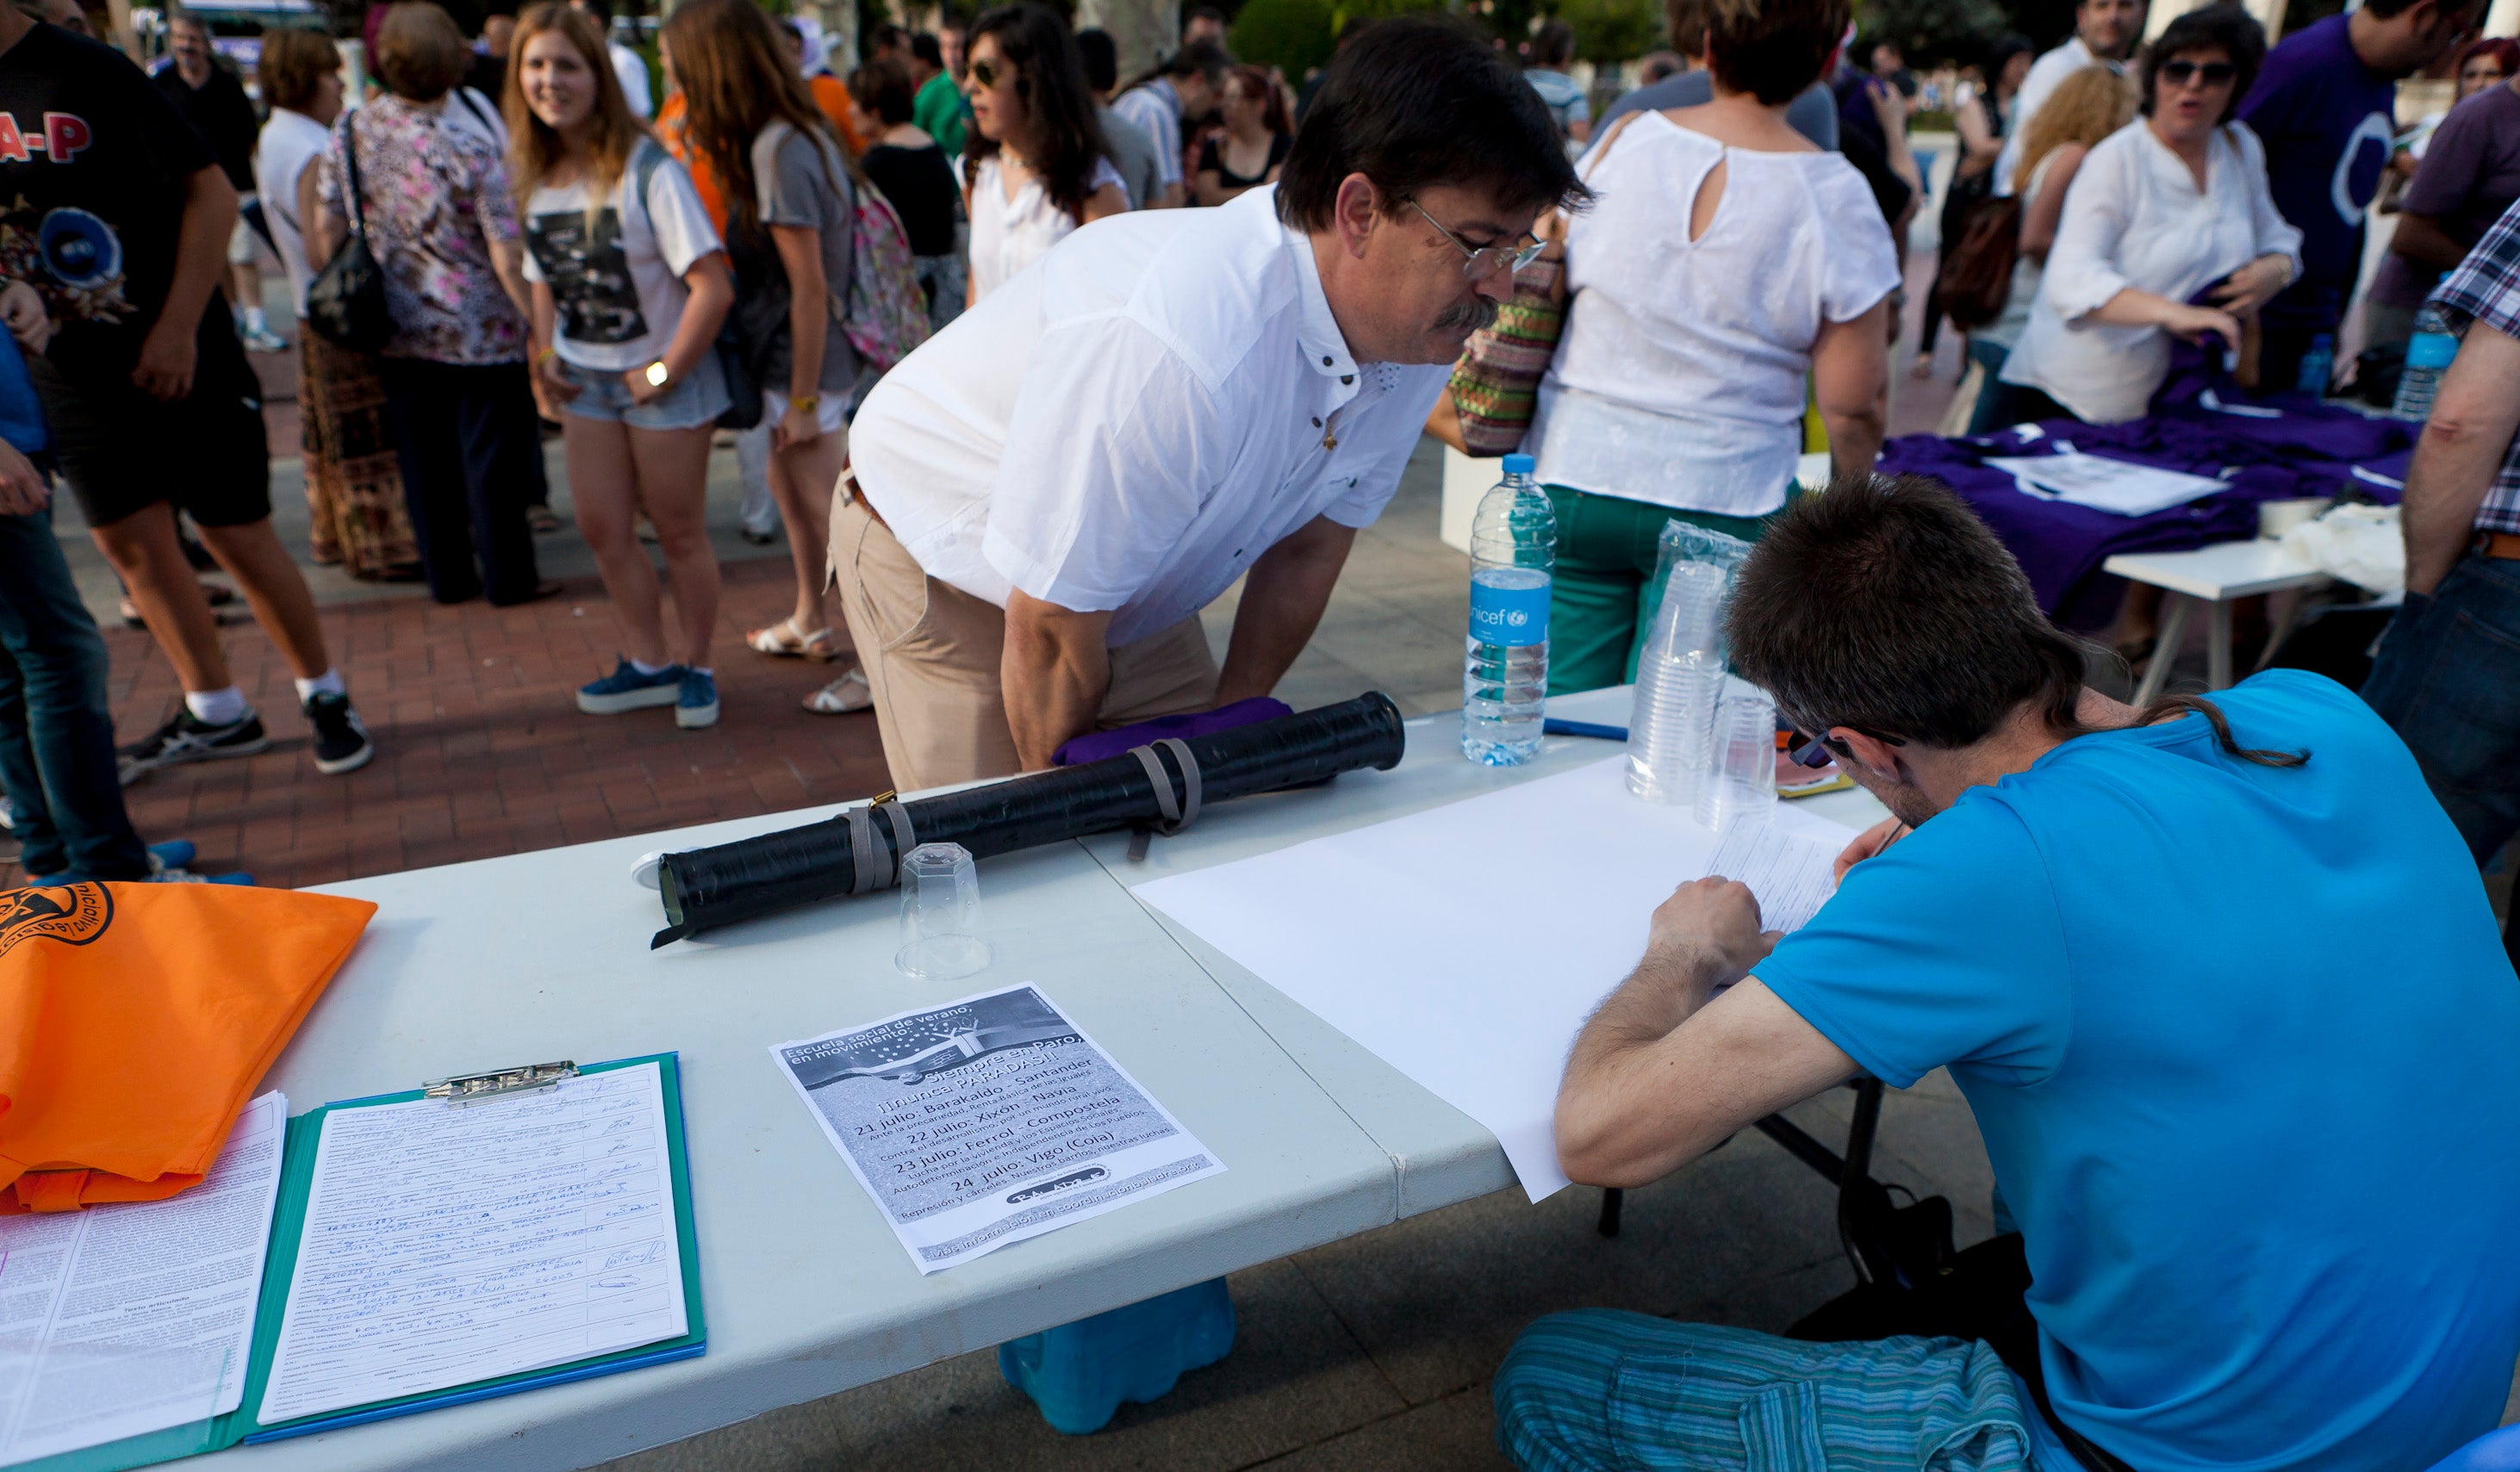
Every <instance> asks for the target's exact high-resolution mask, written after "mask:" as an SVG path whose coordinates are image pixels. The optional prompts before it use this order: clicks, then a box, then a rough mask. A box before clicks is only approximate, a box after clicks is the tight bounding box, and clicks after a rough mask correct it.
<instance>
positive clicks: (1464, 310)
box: [1435, 296, 1497, 333]
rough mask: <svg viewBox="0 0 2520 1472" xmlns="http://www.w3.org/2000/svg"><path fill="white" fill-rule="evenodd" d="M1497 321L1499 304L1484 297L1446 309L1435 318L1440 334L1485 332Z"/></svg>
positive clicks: (1472, 298) (1458, 303) (1477, 297)
mask: <svg viewBox="0 0 2520 1472" xmlns="http://www.w3.org/2000/svg"><path fill="white" fill-rule="evenodd" d="M1496 319H1497V303H1495V302H1493V301H1490V300H1488V299H1487V298H1486V297H1484V296H1473V297H1471V298H1470V299H1469V300H1467V301H1463V302H1457V303H1455V304H1454V305H1452V306H1449V307H1446V308H1444V310H1443V311H1442V313H1440V314H1439V315H1438V316H1437V317H1436V318H1435V331H1437V332H1439V333H1460V332H1469V333H1480V332H1485V331H1487V329H1488V328H1489V327H1490V326H1491V325H1492V324H1494V323H1495V321H1496Z"/></svg>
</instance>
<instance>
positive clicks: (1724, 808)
mask: <svg viewBox="0 0 2520 1472" xmlns="http://www.w3.org/2000/svg"><path fill="white" fill-rule="evenodd" d="M1710 740H1711V743H1712V749H1710V750H1709V751H1708V753H1707V755H1708V757H1709V770H1708V772H1707V774H1706V781H1705V782H1704V783H1703V784H1701V785H1700V786H1699V787H1698V789H1697V821H1698V822H1699V823H1700V824H1702V825H1705V826H1707V827H1709V828H1711V829H1713V830H1714V831H1716V832H1718V833H1721V832H1723V831H1724V829H1725V827H1726V826H1727V825H1730V824H1731V823H1732V822H1733V819H1735V818H1744V817H1746V818H1748V819H1750V820H1751V821H1752V822H1754V823H1765V822H1767V821H1768V819H1769V817H1770V816H1771V815H1773V814H1774V813H1775V812H1776V810H1777V702H1776V701H1774V700H1772V699H1770V698H1769V697H1768V695H1767V693H1766V692H1765V691H1753V692H1751V693H1749V694H1728V695H1725V696H1724V697H1723V698H1722V699H1720V700H1718V701H1717V702H1716V705H1715V720H1714V730H1713V733H1712V735H1711V736H1710Z"/></svg>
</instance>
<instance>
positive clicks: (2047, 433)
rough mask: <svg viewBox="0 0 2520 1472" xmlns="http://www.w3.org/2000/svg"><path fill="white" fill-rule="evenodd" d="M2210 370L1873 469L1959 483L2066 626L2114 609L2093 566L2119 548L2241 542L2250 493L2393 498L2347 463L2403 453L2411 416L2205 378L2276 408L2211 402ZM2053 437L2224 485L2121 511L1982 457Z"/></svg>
mask: <svg viewBox="0 0 2520 1472" xmlns="http://www.w3.org/2000/svg"><path fill="white" fill-rule="evenodd" d="M2212 377H2213V376H2211V375H2208V374H2207V373H2204V372H2202V371H2196V372H2191V373H2190V374H2189V375H2188V377H2187V378H2186V379H2184V382H2183V386H2184V387H2185V388H2186V390H2187V391H2188V392H2190V393H2191V394H2194V395H2196V397H2194V398H2191V399H2189V400H2187V401H2184V402H2170V400H2171V399H2172V398H2173V397H2174V395H2172V394H2171V393H2169V392H2165V394H2164V396H2163V398H2162V399H2157V400H2155V402H2154V412H2153V413H2152V414H2151V415H2150V416H2148V417H2147V418H2144V419H2139V420H2133V421H2130V422H2128V423H2126V424H2080V423H2077V422H2075V421H2073V420H2049V421H2047V422H2045V423H2044V424H2041V425H2040V430H2041V433H2040V434H2039V435H2038V436H2035V437H2033V438H2030V439H2023V438H2022V437H2021V436H2020V435H2018V434H2017V433H2015V432H2014V431H2013V430H2011V429H2001V430H1998V431H1996V432H1995V433H1993V434H1986V435H1980V436H1977V437H1975V438H1967V439H1943V438H1941V437H1939V436H1936V435H1931V434H1911V435H1906V436H1903V437H1901V438H1899V439H1894V440H1892V441H1890V442H1889V444H1887V445H1885V446H1883V448H1882V452H1881V462H1880V467H1879V468H1880V470H1881V471H1882V472H1883V473H1885V474H1899V473H1906V472H1913V473H1915V474H1920V475H1931V476H1933V477H1934V478H1935V479H1937V480H1941V481H1943V482H1944V483H1945V484H1948V485H1949V486H1951V488H1952V489H1953V490H1955V491H1958V493H1959V494H1960V496H1961V498H1962V499H1964V500H1966V501H1967V502H1968V503H1969V505H1970V506H1971V507H1972V508H1974V509H1975V510H1976V512H1977V513H1978V515H1979V516H1980V517H1981V518H1982V519H1984V520H1985V522H1986V524H1987V525H1988V526H1989V527H1991V528H1993V529H1994V531H1995V534H1996V535H1997V536H1999V537H2002V538H2003V543H2004V545H2005V546H2006V547H2009V548H2010V549H2012V555H2013V557H2014V558H2017V559H2018V560H2019V561H2020V563H2021V570H2022V571H2023V572H2024V573H2026V574H2028V576H2029V578H2030V586H2031V589H2032V591H2033V592H2034V593H2036V594H2037V595H2038V598H2039V604H2040V606H2041V607H2043V608H2045V609H2047V610H2048V616H2049V617H2051V618H2053V619H2055V620H2056V622H2057V623H2059V624H2061V625H2063V626H2065V627H2067V628H2074V629H2095V628H2099V627H2100V626H2102V625H2104V624H2106V623H2107V622H2108V621H2109V619H2110V617H2111V616H2112V615H2114V614H2115V613H2116V611H2117V605H2118V600H2119V598H2120V597H2121V596H2122V595H2123V594H2124V592H2125V588H2126V584H2125V581H2124V580H2123V579H2120V578H2113V577H2109V576H2107V575H2105V574H2103V573H2102V572H2101V571H2100V564H2101V563H2103V562H2105V561H2106V560H2108V558H2110V557H2111V556H2113V555H2115V554H2117V553H2122V552H2183V551H2188V550H2191V549H2194V548H2198V547H2203V546H2205V545H2206V544H2208V543H2212V542H2236V541H2245V540H2247V539H2248V538H2251V537H2254V536H2256V535H2257V534H2258V507H2259V504H2260V503H2262V502H2268V501H2285V500H2291V499H2294V498H2297V497H2305V496H2333V495H2336V494H2337V493H2338V492H2339V491H2340V490H2342V489H2344V488H2345V487H2346V486H2347V485H2348V484H2351V485H2352V486H2353V487H2354V488H2355V489H2356V490H2357V491H2358V492H2360V493H2368V494H2369V495H2371V496H2373V497H2376V498H2378V499H2381V500H2395V499H2396V496H2395V493H2394V492H2392V491H2390V490H2389V489H2388V488H2387V487H2385V486H2382V485H2377V484H2373V483H2371V482H2369V481H2366V480H2363V479H2360V478H2358V477H2356V476H2355V474H2354V469H2355V467H2357V466H2358V465H2360V466H2365V467H2368V466H2372V465H2375V464H2385V463H2387V462H2389V461H2391V460H2392V459H2394V458H2395V457H2397V456H2400V455H2403V454H2404V453H2405V452H2406V451H2407V449H2408V447H2409V446H2410V445H2411V444H2412V443H2413V439H2414V434H2413V430H2414V426H2412V425H2410V424H2406V423H2404V422H2402V421H2399V420H2392V419H2372V418H2366V417H2364V416H2363V415H2360V414H2356V413H2355V412H2354V411H2352V410H2350V409H2340V408H2334V407H2331V406H2328V405H2324V404H2320V403H2318V402H2316V401H2314V400H2311V399H2308V398H2305V397H2303V396H2301V395H2297V394H2278V395H2270V396H2265V397H2256V398H2253V397H2250V396H2247V395H2243V394H2241V393H2239V392H2238V391H2237V390H2236V389H2231V388H2229V387H2228V385H2225V386H2220V387H2214V392H2215V394H2216V396H2217V397H2216V402H2219V403H2222V404H2224V405H2227V406H2229V405H2240V406H2245V407H2254V408H2264V409H2274V410H2278V411H2280V413H2279V417H2276V418H2272V419H2269V418H2263V417H2258V416H2247V415H2238V414H2232V413H2230V412H2228V408H2227V409H2222V410H2217V409H2213V408H2208V407H2206V404H2205V402H2204V400H2203V398H2202V390H2203V389H2204V388H2206V387H2209V386H2214V385H2213V383H2212V381H2211V379H2212ZM2179 383H2180V379H2179V376H2178V375H2177V374H2174V384H2179ZM2059 439H2062V440H2065V441H2067V442H2068V443H2070V444H2072V445H2073V447H2074V448H2075V449H2077V450H2081V451H2085V452H2088V453H2092V454H2098V455H2107V456H2110V457H2112V458H2114V459H2119V460H2128V461H2134V462H2136V463H2137V464H2139V465H2148V466H2159V467H2162V468H2165V469H2172V470H2184V471H2187V472H2188V473H2190V474H2195V475H2210V476H2213V477H2215V478H2217V479H2219V480H2222V481H2223V482H2224V483H2225V484H2226V485H2227V486H2228V487H2229V489H2228V490H2224V491H2220V492H2217V493H2216V494H2214V495H2211V496H2206V497H2203V498H2201V499H2199V500H2196V501H2191V502H2189V503H2187V504H2186V505H2184V506H2175V507H2171V508H2170V509H2168V510H2166V511H2160V512H2155V513H2152V514H2151V515H2149V516H2119V515H2113V514H2111V513H2107V512H2101V511H2094V510H2093V509H2091V508H2089V507H2083V506H2073V505H2069V504H2067V503H2064V502H2058V501H2048V500H2043V499H2041V498H2039V497H2036V496H2028V495H2024V494H2023V493H2022V491H2021V489H2020V487H2019V486H2017V485H2015V484H2014V483H2013V479H2012V477H2011V476H2010V475H2009V474H2007V473H2005V472H2004V471H2003V470H1996V469H1989V468H1987V467H1986V466H1985V465H1984V464H1983V462H1984V461H1985V460H1987V459H1989V458H1992V457H1998V456H2013V455H2044V454H2048V453H2050V452H2051V451H2052V450H2053V449H2054V448H2055V441H2057V440H2059Z"/></svg>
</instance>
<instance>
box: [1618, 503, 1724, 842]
mask: <svg viewBox="0 0 2520 1472" xmlns="http://www.w3.org/2000/svg"><path fill="white" fill-rule="evenodd" d="M1670 551H1671V549H1670V548H1669V547H1666V548H1665V552H1666V554H1668V553H1670ZM1664 560H1665V562H1666V563H1667V564H1668V565H1667V567H1666V569H1665V571H1664V574H1663V592H1662V600H1661V602H1659V603H1657V604H1656V605H1655V607H1654V612H1653V623H1652V625H1651V627H1650V628H1649V629H1648V630H1647V631H1646V635H1645V645H1644V650H1643V653H1642V654H1640V655H1639V656H1638V659H1637V692H1636V704H1635V707H1634V708H1633V709H1632V710H1630V712H1629V714H1628V790H1629V791H1630V792H1633V793H1635V794H1636V795H1637V796H1639V797H1642V798H1643V799H1644V800H1645V801H1647V802H1659V803H1671V804H1680V803H1688V802H1693V801H1695V800H1696V797H1697V793H1698V789H1699V788H1700V786H1701V785H1703V783H1702V781H1701V779H1702V777H1703V775H1704V773H1705V771H1706V765H1707V757H1706V752H1707V733H1708V730H1709V728H1710V726H1711V724H1712V722H1713V720H1714V717H1715V698H1716V696H1717V695H1718V694H1719V693H1721V692H1722V691H1723V689H1724V659H1723V655H1722V653H1721V651H1720V645H1721V642H1722V634H1721V625H1722V621H1723V616H1724V595H1725V591H1726V588H1727V587H1728V585H1729V584H1730V582H1731V576H1732V574H1731V569H1730V568H1729V567H1728V566H1726V565H1725V564H1724V563H1721V562H1714V561H1700V560H1690V559H1687V558H1675V557H1671V556H1666V557H1665V558H1664Z"/></svg>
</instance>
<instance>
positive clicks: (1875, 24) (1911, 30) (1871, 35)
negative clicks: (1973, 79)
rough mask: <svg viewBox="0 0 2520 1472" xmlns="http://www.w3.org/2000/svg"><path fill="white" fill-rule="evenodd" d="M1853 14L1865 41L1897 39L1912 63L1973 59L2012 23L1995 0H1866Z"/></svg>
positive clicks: (1915, 64) (1967, 60) (1912, 64)
mask: <svg viewBox="0 0 2520 1472" xmlns="http://www.w3.org/2000/svg"><path fill="white" fill-rule="evenodd" d="M1856 19H1857V22H1859V23H1860V25H1861V26H1862V29H1863V32H1864V35H1865V36H1866V38H1867V41H1868V42H1869V41H1871V40H1874V39H1878V40H1885V41H1896V42H1898V43H1899V49H1900V50H1901V51H1903V52H1905V53H1906V54H1907V58H1908V64H1909V65H1910V66H1912V67H1914V66H1924V65H1928V64H1930V63H1934V62H1943V61H1953V62H1972V61H1975V60H1976V59H1977V56H1978V54H1979V53H1980V52H1982V51H1984V50H1985V49H1986V45H1987V43H1988V42H1989V41H1992V40H1993V39H1994V38H1995V37H1996V36H1998V35H2000V34H2002V33H2003V31H2004V30H2006V29H2007V28H2009V27H2010V24H2011V22H2010V21H2009V19H2008V18H2007V17H2006V16H2005V15H2004V13H2003V11H2002V10H1999V9H1997V8H1996V6H1995V4H1994V0H1866V4H1865V5H1864V6H1863V8H1862V9H1860V10H1859V11H1857V12H1856ZM2069 23H2070V22H2069Z"/></svg>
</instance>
